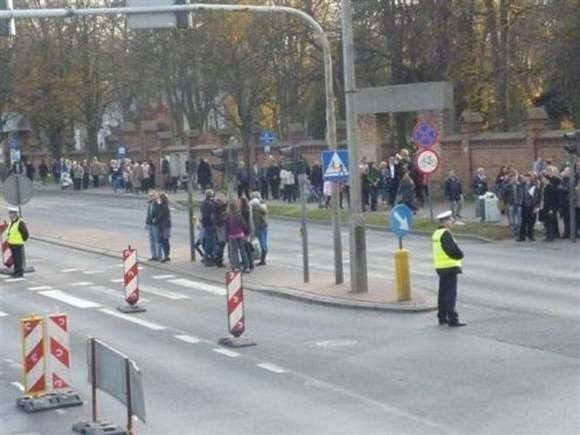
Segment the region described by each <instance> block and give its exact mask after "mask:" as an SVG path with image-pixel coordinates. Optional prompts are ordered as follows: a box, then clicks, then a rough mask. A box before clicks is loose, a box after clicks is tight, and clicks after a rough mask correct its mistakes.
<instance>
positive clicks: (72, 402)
mask: <svg viewBox="0 0 580 435" xmlns="http://www.w3.org/2000/svg"><path fill="white" fill-rule="evenodd" d="M82 405H83V401H82V399H81V397H80V396H79V395H78V394H77V393H75V392H74V391H63V392H58V393H46V394H43V395H42V396H38V397H32V396H21V397H19V398H18V399H16V406H18V407H19V408H22V409H23V410H24V411H26V412H38V411H48V410H51V409H59V408H70V407H71V406H82Z"/></svg>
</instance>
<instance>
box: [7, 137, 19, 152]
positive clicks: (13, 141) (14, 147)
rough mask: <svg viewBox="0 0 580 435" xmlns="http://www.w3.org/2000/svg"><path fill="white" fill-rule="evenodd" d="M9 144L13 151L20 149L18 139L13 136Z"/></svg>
mask: <svg viewBox="0 0 580 435" xmlns="http://www.w3.org/2000/svg"><path fill="white" fill-rule="evenodd" d="M8 144H9V145H10V149H11V150H17V149H20V143H19V142H18V138H17V137H15V136H12V137H11V138H10V140H9V141H8Z"/></svg>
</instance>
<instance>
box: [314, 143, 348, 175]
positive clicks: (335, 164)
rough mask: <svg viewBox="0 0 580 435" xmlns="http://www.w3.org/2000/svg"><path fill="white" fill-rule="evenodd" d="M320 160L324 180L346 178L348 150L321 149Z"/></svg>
mask: <svg viewBox="0 0 580 435" xmlns="http://www.w3.org/2000/svg"><path fill="white" fill-rule="evenodd" d="M321 160H322V170H323V171H324V173H323V177H324V181H346V180H348V151H346V150H340V151H323V152H322V158H321Z"/></svg>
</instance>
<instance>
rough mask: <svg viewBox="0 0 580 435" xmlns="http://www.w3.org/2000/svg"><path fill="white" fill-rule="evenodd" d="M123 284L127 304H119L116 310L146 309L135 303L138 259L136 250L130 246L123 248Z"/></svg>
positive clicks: (130, 311) (137, 292) (137, 286)
mask: <svg viewBox="0 0 580 435" xmlns="http://www.w3.org/2000/svg"><path fill="white" fill-rule="evenodd" d="M123 284H124V287H125V301H127V305H122V306H119V307H117V310H119V311H120V312H122V313H125V314H131V313H142V312H144V311H146V310H145V308H143V307H140V306H139V305H137V302H139V260H138V259H137V250H135V249H133V248H131V246H129V247H128V248H127V249H124V250H123Z"/></svg>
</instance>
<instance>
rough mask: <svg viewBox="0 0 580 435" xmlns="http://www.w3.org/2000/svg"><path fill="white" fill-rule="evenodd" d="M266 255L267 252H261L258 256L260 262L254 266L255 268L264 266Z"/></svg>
mask: <svg viewBox="0 0 580 435" xmlns="http://www.w3.org/2000/svg"><path fill="white" fill-rule="evenodd" d="M266 254H267V252H262V255H261V256H260V262H259V263H257V264H256V266H265V265H266Z"/></svg>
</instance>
